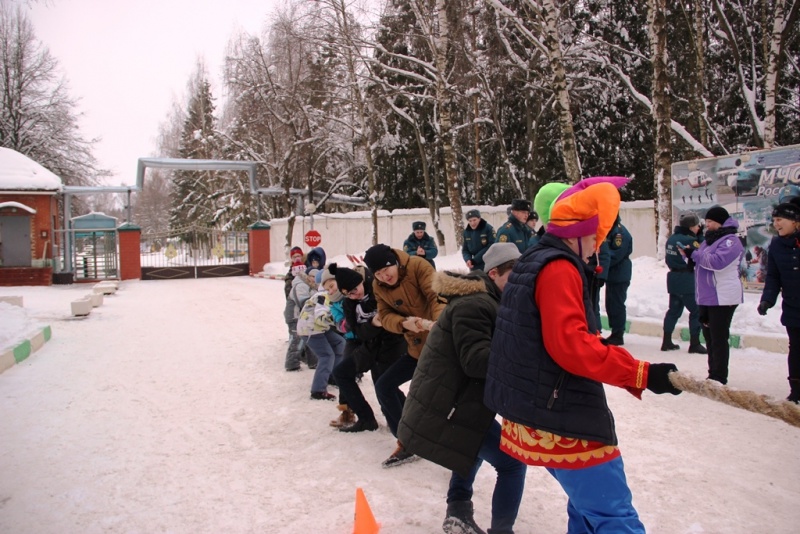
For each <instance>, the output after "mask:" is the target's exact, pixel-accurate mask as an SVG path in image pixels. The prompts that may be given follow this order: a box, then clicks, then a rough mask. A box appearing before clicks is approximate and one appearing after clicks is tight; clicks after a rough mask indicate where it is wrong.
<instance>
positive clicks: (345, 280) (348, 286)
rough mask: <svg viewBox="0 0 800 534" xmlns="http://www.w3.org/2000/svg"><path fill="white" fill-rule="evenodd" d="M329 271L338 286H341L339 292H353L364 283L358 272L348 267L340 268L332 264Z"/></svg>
mask: <svg viewBox="0 0 800 534" xmlns="http://www.w3.org/2000/svg"><path fill="white" fill-rule="evenodd" d="M328 270H329V271H330V272H331V274H332V275H333V276H334V277H335V278H336V285H337V286H339V291H352V290H354V289H355V288H357V287H358V284H360V283H361V282H363V281H364V279H363V278H362V277H361V275H360V274H358V272H357V271H354V270H353V269H348V268H347V267H339V266H338V265H336V264H335V263H331V264H330V266H329V267H328Z"/></svg>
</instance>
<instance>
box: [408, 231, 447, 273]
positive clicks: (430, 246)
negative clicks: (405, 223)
mask: <svg viewBox="0 0 800 534" xmlns="http://www.w3.org/2000/svg"><path fill="white" fill-rule="evenodd" d="M425 226H426V225H425V223H424V222H423V221H416V222H414V223H412V224H411V229H412V230H413V231H412V232H411V234H409V236H408V238H407V239H406V240H405V242H403V252H405V253H406V254H408V255H409V256H419V257H420V258H423V259H425V260H428V263H430V264H431V265H433V268H434V269H435V268H436V263H435V262H434V261H433V258H435V257H436V255H437V254H439V248H438V247H437V246H436V241H434V240H433V237H431V236H429V235H428V232H426V231H425Z"/></svg>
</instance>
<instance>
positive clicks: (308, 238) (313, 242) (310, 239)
mask: <svg viewBox="0 0 800 534" xmlns="http://www.w3.org/2000/svg"><path fill="white" fill-rule="evenodd" d="M305 242H306V245H308V246H309V247H316V246H317V245H319V244H320V243H322V236H321V235H320V233H319V232H317V231H316V230H309V231H308V232H306V235H305Z"/></svg>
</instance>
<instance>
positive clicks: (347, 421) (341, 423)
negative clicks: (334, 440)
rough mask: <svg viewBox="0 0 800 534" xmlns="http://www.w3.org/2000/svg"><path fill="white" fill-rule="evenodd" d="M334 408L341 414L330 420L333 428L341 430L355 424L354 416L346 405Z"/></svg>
mask: <svg viewBox="0 0 800 534" xmlns="http://www.w3.org/2000/svg"><path fill="white" fill-rule="evenodd" d="M336 408H337V409H338V410H339V411H340V412H342V413H340V414H339V417H338V418H336V419H334V420H332V421H331V422H330V425H331V426H332V427H334V428H342V427H345V426H347V425H352V424H353V423H355V422H356V414H355V413H354V412H353V410H351V409H350V408H349V407H348V406H347V405H346V404H339V405H338V406H336Z"/></svg>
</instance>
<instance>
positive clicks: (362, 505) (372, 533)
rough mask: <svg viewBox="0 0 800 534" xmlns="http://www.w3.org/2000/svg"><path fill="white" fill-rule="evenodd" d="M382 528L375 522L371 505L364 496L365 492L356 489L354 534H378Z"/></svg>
mask: <svg viewBox="0 0 800 534" xmlns="http://www.w3.org/2000/svg"><path fill="white" fill-rule="evenodd" d="M380 529H381V526H380V525H379V524H378V523H377V521H375V516H374V515H372V510H370V509H369V503H368V502H367V498H366V497H365V496H364V490H362V489H361V488H356V524H355V526H354V527H353V534H378V531H379V530H380Z"/></svg>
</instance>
